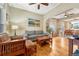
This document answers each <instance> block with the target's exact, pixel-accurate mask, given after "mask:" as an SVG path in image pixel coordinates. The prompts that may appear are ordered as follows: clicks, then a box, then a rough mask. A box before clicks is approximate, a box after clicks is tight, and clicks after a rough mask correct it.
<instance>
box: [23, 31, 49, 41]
mask: <svg viewBox="0 0 79 59" xmlns="http://www.w3.org/2000/svg"><path fill="white" fill-rule="evenodd" d="M43 35H49V33H47V32H46V33H45V32H43V31H26V32H25V34H24V36H25V37H27V39H29V40H32V41H35V40H36V37H37V36H43Z"/></svg>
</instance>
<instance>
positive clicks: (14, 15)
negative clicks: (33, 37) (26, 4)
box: [9, 7, 43, 35]
mask: <svg viewBox="0 0 79 59" xmlns="http://www.w3.org/2000/svg"><path fill="white" fill-rule="evenodd" d="M9 16H10V21H11V23H12V24H14V23H15V24H16V25H17V26H18V27H19V28H18V30H17V34H19V35H20V34H23V33H24V32H25V31H26V30H27V31H31V30H43V26H42V24H43V23H42V20H43V16H42V15H38V14H35V13H32V12H28V11H25V10H21V9H17V8H14V7H9ZM28 18H33V19H38V20H40V27H29V26H28Z"/></svg>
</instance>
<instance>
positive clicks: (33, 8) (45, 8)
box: [9, 3, 59, 15]
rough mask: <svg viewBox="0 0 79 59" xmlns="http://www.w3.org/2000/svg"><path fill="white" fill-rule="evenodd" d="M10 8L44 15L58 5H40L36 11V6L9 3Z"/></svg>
mask: <svg viewBox="0 0 79 59" xmlns="http://www.w3.org/2000/svg"><path fill="white" fill-rule="evenodd" d="M9 5H10V6H11V7H16V8H20V9H24V10H27V11H31V12H34V13H38V14H41V15H44V14H45V13H47V12H48V11H50V10H52V9H53V8H55V7H57V6H58V5H59V4H58V3H49V5H48V6H44V5H42V4H41V5H40V6H41V7H40V9H39V10H38V9H37V5H38V3H37V4H34V5H29V3H26V4H25V3H24V4H20V3H11V4H9Z"/></svg>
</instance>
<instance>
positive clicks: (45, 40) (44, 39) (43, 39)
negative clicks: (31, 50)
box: [36, 35, 52, 46]
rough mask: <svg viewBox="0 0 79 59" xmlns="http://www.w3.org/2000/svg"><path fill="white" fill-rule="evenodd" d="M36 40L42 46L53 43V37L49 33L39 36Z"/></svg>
mask: <svg viewBox="0 0 79 59" xmlns="http://www.w3.org/2000/svg"><path fill="white" fill-rule="evenodd" d="M36 41H37V43H38V44H39V45H41V46H43V45H45V44H46V43H51V44H52V38H50V37H49V36H48V35H43V36H37V38H36Z"/></svg>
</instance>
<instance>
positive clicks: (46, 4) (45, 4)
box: [29, 3, 49, 10]
mask: <svg viewBox="0 0 79 59" xmlns="http://www.w3.org/2000/svg"><path fill="white" fill-rule="evenodd" d="M34 4H38V3H29V5H34ZM41 4H42V5H44V6H48V5H49V4H48V3H39V4H38V6H37V8H38V10H39V9H40V5H41Z"/></svg>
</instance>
